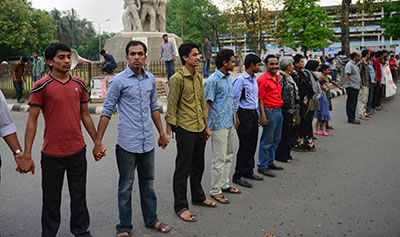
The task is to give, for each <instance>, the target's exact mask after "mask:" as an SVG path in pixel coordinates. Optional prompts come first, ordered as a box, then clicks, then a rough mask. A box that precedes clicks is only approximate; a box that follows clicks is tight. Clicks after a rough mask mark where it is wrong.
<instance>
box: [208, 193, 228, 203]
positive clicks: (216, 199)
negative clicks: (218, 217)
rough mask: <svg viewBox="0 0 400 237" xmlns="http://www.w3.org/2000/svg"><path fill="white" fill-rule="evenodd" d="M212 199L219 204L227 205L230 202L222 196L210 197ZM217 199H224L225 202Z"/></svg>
mask: <svg viewBox="0 0 400 237" xmlns="http://www.w3.org/2000/svg"><path fill="white" fill-rule="evenodd" d="M211 197H212V198H214V200H215V201H217V202H219V203H221V204H228V203H230V201H229V200H228V199H225V196H224V195H223V194H217V195H214V196H211ZM219 198H223V199H225V201H222V200H220V199H219Z"/></svg>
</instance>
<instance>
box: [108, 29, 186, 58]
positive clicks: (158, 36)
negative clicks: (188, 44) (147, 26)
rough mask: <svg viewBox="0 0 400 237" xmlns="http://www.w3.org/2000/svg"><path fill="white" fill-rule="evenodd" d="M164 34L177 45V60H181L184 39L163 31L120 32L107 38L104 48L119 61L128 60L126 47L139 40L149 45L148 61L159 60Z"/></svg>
mask: <svg viewBox="0 0 400 237" xmlns="http://www.w3.org/2000/svg"><path fill="white" fill-rule="evenodd" d="M163 34H168V40H169V41H171V42H172V43H173V44H174V45H175V50H176V56H177V60H179V59H178V58H179V55H178V47H179V46H180V45H181V44H182V39H181V38H180V37H179V36H177V35H175V34H169V33H162V32H119V33H117V34H116V35H115V36H114V37H112V38H110V39H107V41H106V44H105V46H104V49H105V50H106V51H107V53H110V54H112V55H113V56H114V58H115V60H116V61H117V62H125V61H126V57H125V56H126V53H125V47H126V45H127V44H128V42H129V41H131V40H138V41H141V42H143V43H145V44H146V45H147V63H149V62H152V61H158V59H159V57H160V45H161V43H162V42H163V39H162V36H163Z"/></svg>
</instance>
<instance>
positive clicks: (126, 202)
mask: <svg viewBox="0 0 400 237" xmlns="http://www.w3.org/2000/svg"><path fill="white" fill-rule="evenodd" d="M125 52H126V60H127V62H128V66H127V67H126V69H125V70H124V71H122V72H121V73H119V74H118V75H117V76H115V77H114V78H113V79H112V80H111V81H110V84H109V88H108V91H107V95H106V100H105V102H104V107H103V111H102V112H101V117H100V121H99V125H98V128H97V130H98V133H97V137H96V142H95V147H94V148H93V155H94V156H95V157H97V158H101V157H103V156H105V151H104V150H102V149H101V140H102V138H103V136H104V133H105V130H106V128H107V125H108V122H109V121H110V119H111V116H112V113H113V112H114V110H115V107H116V105H118V112H119V115H120V116H119V121H118V134H117V145H116V156H117V165H118V171H119V175H120V176H119V184H118V209H119V219H120V223H119V224H118V225H117V226H116V228H117V236H130V231H131V230H132V228H133V227H132V203H131V196H132V185H133V181H134V176H135V168H136V167H137V169H138V177H139V191H140V202H141V207H142V214H143V219H144V222H145V225H146V226H147V227H153V228H154V229H156V230H158V231H160V232H163V233H166V232H168V231H169V230H170V229H169V227H168V225H167V224H164V223H162V222H161V221H159V220H158V218H157V198H156V194H155V192H154V187H153V182H154V136H153V126H152V120H153V123H154V124H155V126H156V128H157V130H158V133H159V135H160V138H159V139H158V145H159V146H161V147H162V148H163V149H164V148H165V147H166V146H167V145H168V139H167V137H166V135H165V133H164V131H163V127H162V124H161V119H160V111H159V107H158V104H157V90H156V81H155V78H154V75H153V74H151V73H149V72H147V71H145V70H144V69H143V66H144V64H145V62H146V59H147V55H146V53H147V47H146V45H145V44H144V43H142V42H140V41H130V42H129V43H128V45H127V46H126V49H125Z"/></svg>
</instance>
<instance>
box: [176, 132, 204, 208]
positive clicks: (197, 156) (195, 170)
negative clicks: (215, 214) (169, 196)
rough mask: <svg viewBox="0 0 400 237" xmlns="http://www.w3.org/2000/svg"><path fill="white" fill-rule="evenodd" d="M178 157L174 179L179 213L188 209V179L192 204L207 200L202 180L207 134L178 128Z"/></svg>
mask: <svg viewBox="0 0 400 237" xmlns="http://www.w3.org/2000/svg"><path fill="white" fill-rule="evenodd" d="M176 146H177V155H176V160H175V172H174V179H173V190H174V210H175V212H179V211H181V210H183V209H188V208H189V205H188V201H187V196H186V193H187V179H188V177H190V191H191V193H192V202H203V201H204V200H206V196H205V194H204V191H203V188H202V187H201V179H202V177H203V172H204V150H205V147H206V133H205V130H203V131H202V132H199V133H197V132H189V131H187V130H185V129H183V128H181V127H177V128H176Z"/></svg>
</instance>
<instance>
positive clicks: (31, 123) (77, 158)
mask: <svg viewBox="0 0 400 237" xmlns="http://www.w3.org/2000/svg"><path fill="white" fill-rule="evenodd" d="M45 56H46V60H47V63H48V64H49V67H50V69H51V73H50V74H49V75H48V76H46V77H44V78H42V79H40V80H39V81H37V82H36V83H35V84H34V86H33V88H32V90H31V97H30V111H29V118H28V123H27V126H26V131H25V153H24V157H23V162H22V164H21V169H22V170H23V171H25V172H26V171H29V170H31V171H32V174H34V168H35V165H34V162H33V160H32V157H31V151H32V144H33V140H34V138H35V134H36V127H37V120H38V117H39V114H40V110H42V112H43V117H44V120H45V131H44V142H43V147H42V159H41V168H42V190H43V195H42V197H43V209H42V236H56V234H57V231H58V228H59V226H60V219H61V215H60V205H61V191H62V186H63V180H64V173H65V172H66V173H67V179H68V186H69V192H70V197H71V223H70V228H71V232H72V234H74V235H75V236H91V235H90V232H89V231H88V228H89V221H90V220H89V212H88V209H87V206H86V171H87V161H86V144H85V141H84V139H83V135H82V129H81V121H82V123H83V125H84V126H85V128H86V131H87V132H88V133H89V135H90V136H91V138H92V140H93V141H94V140H95V138H96V135H97V134H96V129H95V127H94V124H93V121H92V118H91V117H90V114H89V110H88V105H87V102H88V101H89V94H88V90H87V88H86V84H85V81H84V80H83V79H82V78H79V77H74V76H71V75H70V74H69V70H70V68H71V49H70V48H69V47H68V46H67V45H65V44H63V43H54V44H51V45H50V46H48V47H47V49H46V51H45ZM102 151H103V152H105V148H104V146H103V150H102Z"/></svg>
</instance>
